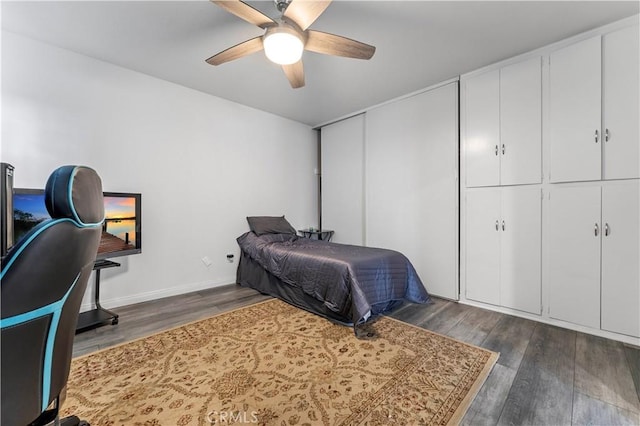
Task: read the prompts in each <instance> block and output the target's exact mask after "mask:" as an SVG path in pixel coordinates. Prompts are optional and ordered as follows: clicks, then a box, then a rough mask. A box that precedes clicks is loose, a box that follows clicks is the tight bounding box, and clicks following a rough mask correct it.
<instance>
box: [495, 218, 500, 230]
mask: <svg viewBox="0 0 640 426" xmlns="http://www.w3.org/2000/svg"><path fill="white" fill-rule="evenodd" d="M499 230H500V224H499V223H498V221H497V220H496V231H499Z"/></svg>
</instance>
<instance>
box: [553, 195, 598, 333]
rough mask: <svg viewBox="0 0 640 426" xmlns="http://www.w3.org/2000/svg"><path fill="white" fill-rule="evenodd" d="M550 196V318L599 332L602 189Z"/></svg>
mask: <svg viewBox="0 0 640 426" xmlns="http://www.w3.org/2000/svg"><path fill="white" fill-rule="evenodd" d="M550 195H551V197H550V200H549V216H548V219H549V226H548V230H549V238H548V241H549V250H548V254H549V287H550V290H549V291H550V304H549V315H550V316H551V317H552V318H556V319H560V320H564V321H569V322H573V323H575V324H581V325H585V326H588V327H592V328H600V231H601V226H600V186H582V187H560V188H559V187H555V188H553V189H552V190H551V194H550Z"/></svg>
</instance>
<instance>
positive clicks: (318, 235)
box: [298, 229, 333, 241]
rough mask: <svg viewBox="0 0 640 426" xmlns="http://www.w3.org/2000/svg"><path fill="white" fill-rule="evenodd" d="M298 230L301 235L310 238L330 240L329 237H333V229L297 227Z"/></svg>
mask: <svg viewBox="0 0 640 426" xmlns="http://www.w3.org/2000/svg"><path fill="white" fill-rule="evenodd" d="M298 232H299V233H300V235H302V236H303V237H305V238H310V239H312V240H322V241H331V237H333V231H332V230H331V229H323V230H316V229H314V230H310V229H298Z"/></svg>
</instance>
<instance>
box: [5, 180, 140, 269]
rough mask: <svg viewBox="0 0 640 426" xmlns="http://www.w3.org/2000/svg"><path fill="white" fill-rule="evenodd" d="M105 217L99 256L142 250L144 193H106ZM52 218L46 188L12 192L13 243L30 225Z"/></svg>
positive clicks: (118, 254) (127, 253) (112, 255)
mask: <svg viewBox="0 0 640 426" xmlns="http://www.w3.org/2000/svg"><path fill="white" fill-rule="evenodd" d="M104 213H105V220H104V223H103V224H102V238H101V239H100V245H99V247H98V253H97V255H96V259H108V258H112V257H118V256H128V255H131V254H137V253H141V252H142V195H141V194H139V193H126V192H104ZM48 219H51V217H50V216H49V213H48V212H47V208H46V206H45V204H44V190H42V189H26V188H15V189H14V191H13V227H14V242H15V243H17V242H18V241H20V239H21V238H22V237H23V236H24V235H25V234H27V233H28V232H29V231H30V230H31V228H33V227H35V226H37V225H38V224H39V223H41V222H43V221H45V220H48Z"/></svg>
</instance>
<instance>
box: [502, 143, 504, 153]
mask: <svg viewBox="0 0 640 426" xmlns="http://www.w3.org/2000/svg"><path fill="white" fill-rule="evenodd" d="M502 155H504V144H502Z"/></svg>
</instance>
